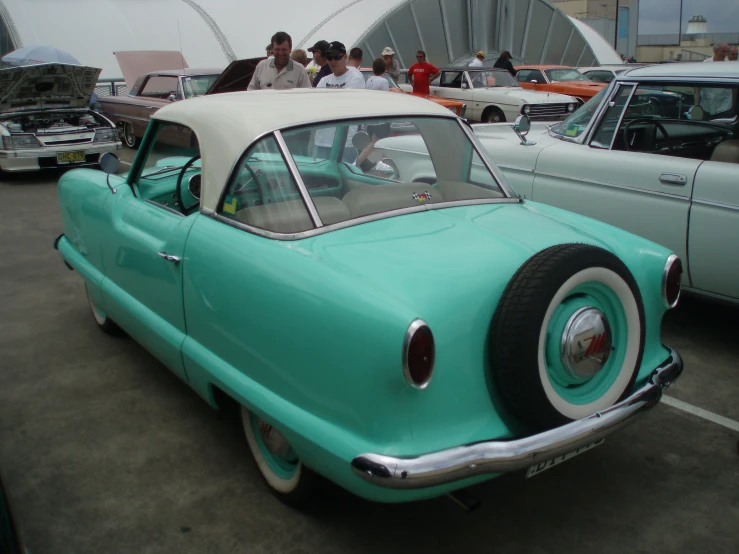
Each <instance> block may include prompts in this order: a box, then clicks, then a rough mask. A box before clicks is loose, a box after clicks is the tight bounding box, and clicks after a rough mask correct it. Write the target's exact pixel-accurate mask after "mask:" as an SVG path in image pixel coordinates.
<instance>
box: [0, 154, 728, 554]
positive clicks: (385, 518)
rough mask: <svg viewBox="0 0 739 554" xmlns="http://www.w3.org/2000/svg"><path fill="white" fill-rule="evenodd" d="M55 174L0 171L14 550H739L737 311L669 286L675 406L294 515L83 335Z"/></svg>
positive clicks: (224, 438)
mask: <svg viewBox="0 0 739 554" xmlns="http://www.w3.org/2000/svg"><path fill="white" fill-rule="evenodd" d="M123 157H124V159H126V157H128V158H129V159H130V152H128V151H124V156H123ZM123 169H126V168H123ZM58 177H59V173H56V172H54V173H44V174H40V175H25V176H16V177H13V178H11V179H10V180H3V181H0V237H1V239H0V260H2V271H0V284H1V286H0V314H2V317H1V318H0V365H1V367H0V467H1V468H2V470H3V473H4V476H5V478H6V485H7V487H8V489H9V490H8V493H9V496H10V499H11V501H12V503H13V504H14V507H15V509H16V512H17V516H18V519H19V520H20V524H21V527H22V530H23V532H24V537H25V539H26V543H27V547H28V548H29V550H30V552H32V553H34V554H43V553H61V552H64V553H76V554H84V553H91V554H92V553H95V554H99V553H101V552H110V553H124V552H126V553H127V552H135V553H149V552H177V553H190V552H192V553H205V552H208V553H220V552H250V553H251V552H255V553H256V552H259V553H267V552H280V553H295V554H298V553H321V554H331V553H337V554H338V553H342V554H344V553H346V552H354V553H376V552H387V553H393V552H402V553H404V554H407V553H409V552H424V553H436V552H467V553H469V552H475V553H476V552H481V553H482V552H485V553H501V554H544V553H559V552H562V553H564V552H567V553H571V554H580V553H583V554H585V553H587V554H592V553H593V552H598V553H601V554H605V553H619V554H620V553H623V552H629V553H634V554H635V553H646V552H655V553H657V552H658V553H668V552H669V553H685V554H701V553H711V554H720V553H732V554H734V553H736V552H739V533H738V532H737V531H738V530H739V449H738V447H739V432H737V430H736V428H737V427H736V426H737V425H739V424H737V423H736V422H737V421H739V400H737V399H738V398H739V341H738V340H737V337H739V308H734V307H727V306H723V305H719V304H714V303H710V302H706V301H703V300H696V299H691V298H685V299H683V301H682V303H681V306H680V307H679V308H678V309H677V310H674V311H673V312H672V313H670V314H669V315H668V317H667V318H666V320H665V322H664V326H663V335H664V341H665V342H666V343H668V344H670V345H671V346H673V347H675V348H676V349H677V350H678V351H679V352H680V353H681V354H682V356H683V358H684V361H685V368H686V369H685V373H684V375H683V377H682V378H681V379H680V381H679V382H678V383H677V385H675V386H674V387H673V388H671V389H670V390H669V391H668V395H669V397H670V398H672V399H674V400H678V401H680V402H681V403H680V408H677V407H674V406H672V405H663V406H660V407H659V408H658V409H657V410H655V411H654V412H653V413H651V414H650V415H648V416H647V417H645V418H642V419H641V420H639V421H638V422H637V423H636V424H634V425H633V426H631V427H628V428H626V429H624V430H622V431H621V432H620V433H618V434H616V435H614V436H612V437H610V438H609V439H608V440H607V441H606V442H605V444H603V445H602V446H599V447H598V448H596V449H594V450H592V451H591V452H588V453H586V454H583V455H582V456H579V457H577V458H575V459H573V460H571V461H569V462H568V463H565V464H562V465H559V466H557V467H555V468H553V469H551V470H549V471H546V472H544V473H543V474H541V475H539V476H536V477H534V478H533V479H528V480H527V479H524V478H523V475H522V474H518V473H517V474H511V475H507V476H505V477H502V478H499V479H495V480H492V481H488V482H487V483H484V484H482V485H479V486H476V487H474V488H473V489H472V491H471V492H472V493H473V494H474V495H476V496H477V497H478V498H479V499H480V500H481V501H482V505H481V507H480V508H479V509H478V510H476V511H474V512H472V513H465V512H463V511H462V510H460V509H459V508H458V507H457V506H456V505H455V504H453V503H452V502H451V501H449V500H448V499H446V498H442V499H437V500H431V501H426V502H419V503H415V504H404V505H382V504H374V503H370V502H365V501H363V500H360V499H357V498H354V497H351V496H349V495H348V494H339V495H337V496H336V497H335V499H334V505H333V509H330V510H328V511H327V512H325V513H321V514H318V515H311V516H308V515H304V514H302V513H298V512H295V511H292V510H291V509H289V508H287V507H285V506H283V505H282V504H280V503H279V502H278V501H277V500H276V499H274V497H273V496H272V495H271V494H270V493H269V491H268V490H267V488H266V486H264V485H263V484H262V482H261V480H260V477H259V474H258V472H257V470H256V468H255V467H254V466H253V465H252V463H251V460H250V458H249V452H248V450H247V446H246V444H245V442H244V440H243V438H242V435H241V431H240V429H239V428H238V427H237V426H235V425H232V424H229V423H228V422H226V421H224V420H222V419H219V417H218V415H217V414H216V413H215V412H213V411H212V410H211V409H210V408H209V407H208V406H207V405H206V404H205V403H204V402H203V401H202V400H201V399H200V398H199V397H198V396H196V394H195V393H194V392H192V391H191V390H190V389H189V388H188V387H187V386H186V385H185V384H183V383H182V382H181V381H179V379H178V378H177V377H176V376H175V375H174V374H172V373H170V372H169V371H168V370H167V369H166V368H165V367H164V366H162V365H161V364H159V363H158V362H157V361H156V360H155V359H154V358H153V357H151V356H150V355H149V354H147V353H146V352H145V351H144V350H143V349H142V348H141V347H139V346H138V345H137V344H136V343H134V342H133V341H131V340H130V339H127V338H113V337H110V336H107V335H104V334H103V333H101V332H100V331H98V329H97V328H96V326H95V324H94V322H93V319H92V317H91V315H90V312H89V309H88V306H87V304H86V301H85V295H84V289H83V285H82V282H81V280H80V278H79V276H78V275H76V274H75V273H74V272H71V271H68V270H67V269H66V268H65V266H64V265H63V264H62V262H61V260H60V258H59V255H58V254H57V252H55V251H54V250H53V248H52V242H53V240H54V238H55V237H56V236H57V235H58V234H59V233H60V232H61V219H60V215H59V207H58V201H57V196H56V184H55V183H56V180H57V179H58ZM682 403H685V404H682ZM672 404H675V402H674V401H673V402H672ZM693 407H696V408H699V409H702V410H706V411H708V412H711V413H712V414H716V415H718V416H721V417H723V418H726V419H725V420H720V421H719V423H716V422H713V421H710V420H708V419H706V418H705V417H701V414H700V412H699V414H698V415H696V414H695V413H693V412H694V411H695V410H694V409H693ZM686 410H688V411H686ZM709 417H710V416H709ZM722 423H723V424H722ZM732 424H733V425H734V426H735V428H734V429H731V428H730V427H731V425H732Z"/></svg>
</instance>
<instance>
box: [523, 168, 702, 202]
mask: <svg viewBox="0 0 739 554" xmlns="http://www.w3.org/2000/svg"><path fill="white" fill-rule="evenodd" d="M536 176H537V177H554V178H555V179H564V180H567V181H573V180H574V179H573V178H572V176H571V175H559V174H557V173H537V174H536ZM576 181H577V182H579V183H588V184H590V185H599V186H602V187H611V188H615V189H622V190H630V191H632V192H640V193H642V194H649V195H653V196H666V197H668V198H676V199H678V200H684V201H685V202H689V201H690V199H689V198H688V197H687V196H681V195H679V194H670V193H669V192H660V191H658V190H647V189H640V188H637V187H629V186H626V185H617V184H615V183H606V182H604V181H596V180H594V179H577V180H576Z"/></svg>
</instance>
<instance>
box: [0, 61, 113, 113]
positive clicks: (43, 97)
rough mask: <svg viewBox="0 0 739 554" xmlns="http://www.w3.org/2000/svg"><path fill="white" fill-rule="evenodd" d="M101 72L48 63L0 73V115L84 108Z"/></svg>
mask: <svg viewBox="0 0 739 554" xmlns="http://www.w3.org/2000/svg"><path fill="white" fill-rule="evenodd" d="M101 71H102V70H101V69H98V68H96V67H86V66H83V65H67V64H61V63H49V64H38V65H26V66H21V67H11V68H8V69H2V70H0V113H6V112H19V111H28V110H43V109H58V108H87V107H88V106H89V104H90V97H91V96H92V94H93V92H95V83H97V80H98V77H99V76H100V72H101Z"/></svg>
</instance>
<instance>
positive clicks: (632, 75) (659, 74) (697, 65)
mask: <svg viewBox="0 0 739 554" xmlns="http://www.w3.org/2000/svg"><path fill="white" fill-rule="evenodd" d="M650 77H651V78H656V79H668V78H676V79H696V78H698V79H710V78H716V79H739V62H713V63H704V62H694V63H663V64H656V65H649V66H645V67H637V68H636V69H632V70H631V71H627V72H625V73H621V74H620V75H618V77H616V78H617V79H618V80H619V81H621V80H629V79H642V78H650Z"/></svg>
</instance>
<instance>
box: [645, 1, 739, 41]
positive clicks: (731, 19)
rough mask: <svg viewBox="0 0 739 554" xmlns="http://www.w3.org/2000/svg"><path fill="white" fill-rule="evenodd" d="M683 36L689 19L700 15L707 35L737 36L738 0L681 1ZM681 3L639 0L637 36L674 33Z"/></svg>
mask: <svg viewBox="0 0 739 554" xmlns="http://www.w3.org/2000/svg"><path fill="white" fill-rule="evenodd" d="M682 2H683V32H685V30H686V28H687V26H688V19H690V18H691V16H693V15H695V14H701V15H704V16H705V17H706V19H707V20H708V32H709V33H739V0H682ZM679 17H680V0H640V1H639V34H640V35H641V34H645V35H652V34H663V33H664V34H666V33H677V29H678V27H677V22H678V19H679Z"/></svg>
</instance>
